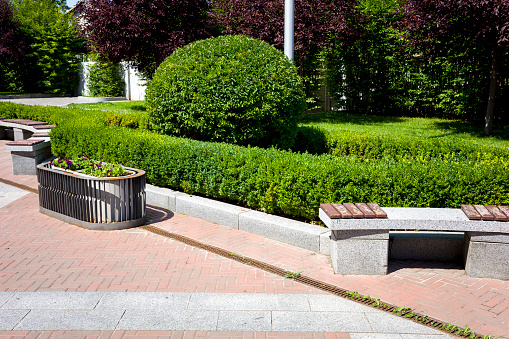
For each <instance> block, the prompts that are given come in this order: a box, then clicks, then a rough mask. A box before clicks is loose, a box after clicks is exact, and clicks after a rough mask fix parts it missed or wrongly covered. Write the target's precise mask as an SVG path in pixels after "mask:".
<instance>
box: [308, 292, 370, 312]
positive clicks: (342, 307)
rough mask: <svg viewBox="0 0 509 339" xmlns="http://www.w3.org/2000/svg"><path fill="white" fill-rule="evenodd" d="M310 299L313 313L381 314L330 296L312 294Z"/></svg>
mask: <svg viewBox="0 0 509 339" xmlns="http://www.w3.org/2000/svg"><path fill="white" fill-rule="evenodd" d="M308 298H309V305H310V307H311V311H315V312H349V311H351V312H380V310H377V309H375V308H373V307H369V306H366V305H362V304H360V303H356V302H355V301H351V300H348V299H344V298H341V297H338V296H334V295H330V294H310V295H308Z"/></svg>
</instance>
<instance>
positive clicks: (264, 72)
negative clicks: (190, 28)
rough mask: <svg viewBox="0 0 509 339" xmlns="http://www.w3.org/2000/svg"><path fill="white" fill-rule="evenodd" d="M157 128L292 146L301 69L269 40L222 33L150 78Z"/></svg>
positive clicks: (300, 102)
mask: <svg viewBox="0 0 509 339" xmlns="http://www.w3.org/2000/svg"><path fill="white" fill-rule="evenodd" d="M146 102H147V111H148V113H149V116H150V122H151V124H152V126H153V128H154V129H156V130H158V131H160V132H162V133H164V134H169V135H175V136H185V137H189V138H192V139H196V140H206V141H224V142H228V143H233V144H238V145H252V146H260V147H268V146H276V147H279V148H289V147H291V146H292V145H293V142H294V138H295V135H296V133H297V123H298V121H299V120H300V117H301V115H302V114H303V112H304V108H305V98H304V92H303V87H302V82H301V80H300V78H299V76H298V74H297V70H296V68H295V67H294V66H293V65H292V63H291V62H290V61H289V60H288V59H287V58H286V57H285V56H284V55H283V53H281V52H280V51H278V50H276V49H275V48H274V47H272V46H271V45H269V44H267V43H266V42H263V41H259V40H255V39H252V38H249V37H247V36H223V37H218V38H210V39H206V40H201V41H197V42H194V43H192V44H189V45H187V46H185V47H183V48H181V49H178V50H177V51H175V52H174V53H173V54H172V55H170V56H169V57H168V58H167V59H166V60H165V61H164V62H163V63H162V64H161V65H160V66H159V68H158V69H157V71H156V72H155V75H154V77H153V79H152V80H151V81H150V83H149V85H148V88H147V94H146Z"/></svg>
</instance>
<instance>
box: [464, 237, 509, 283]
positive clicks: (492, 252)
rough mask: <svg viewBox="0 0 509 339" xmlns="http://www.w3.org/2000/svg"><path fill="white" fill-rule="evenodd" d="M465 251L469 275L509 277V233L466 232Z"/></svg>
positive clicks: (466, 267)
mask: <svg viewBox="0 0 509 339" xmlns="http://www.w3.org/2000/svg"><path fill="white" fill-rule="evenodd" d="M464 251H465V252H464V253H465V272H466V273H467V275H468V276H470V277H474V278H494V279H509V234H503V233H480V232H465V247H464Z"/></svg>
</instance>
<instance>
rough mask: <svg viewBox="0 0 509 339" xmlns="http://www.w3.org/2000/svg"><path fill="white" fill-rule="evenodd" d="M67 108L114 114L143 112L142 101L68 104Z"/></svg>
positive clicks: (144, 108)
mask: <svg viewBox="0 0 509 339" xmlns="http://www.w3.org/2000/svg"><path fill="white" fill-rule="evenodd" d="M68 107H71V108H82V109H93V110H99V111H108V112H116V113H140V112H145V111H146V107H145V102H144V101H119V102H115V101H109V102H97V103H85V104H70V105H68Z"/></svg>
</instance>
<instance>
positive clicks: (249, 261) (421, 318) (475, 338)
mask: <svg viewBox="0 0 509 339" xmlns="http://www.w3.org/2000/svg"><path fill="white" fill-rule="evenodd" d="M140 228H142V229H144V230H146V231H149V232H151V233H154V234H157V235H160V236H163V237H166V238H170V239H173V240H176V241H179V242H181V243H184V244H187V245H190V246H193V247H196V248H200V249H203V250H206V251H208V252H211V253H214V254H217V255H220V256H222V257H225V258H229V259H232V260H235V261H237V262H240V263H243V264H246V265H249V266H252V267H255V268H259V269H261V270H264V271H266V272H270V273H273V274H276V275H278V276H281V277H285V278H288V279H293V280H295V281H297V282H300V283H302V284H305V285H308V286H311V287H314V288H318V289H320V290H322V291H325V292H328V293H331V294H334V295H337V296H340V297H343V298H345V299H348V300H352V301H356V302H358V303H361V304H364V305H367V306H371V307H374V308H376V309H379V310H382V311H385V312H387V313H391V314H394V315H397V316H399V317H402V318H405V319H408V320H412V321H414V322H416V323H419V324H421V325H425V326H428V327H431V328H433V329H436V330H439V331H442V332H444V333H447V334H449V335H454V336H457V337H460V338H470V339H483V338H484V336H483V335H481V334H477V333H475V332H473V331H471V330H470V329H469V328H468V327H467V328H460V327H458V326H455V325H452V324H449V323H444V322H443V321H441V320H438V319H435V318H432V317H428V316H426V315H423V314H420V313H417V312H414V311H412V310H411V309H409V308H403V307H397V306H395V305H391V304H387V303H384V302H381V301H380V300H379V299H378V298H376V299H375V298H371V297H369V296H364V295H361V294H359V293H357V292H353V291H349V290H346V289H343V288H341V287H338V286H335V285H331V284H327V283H325V282H323V281H320V280H317V279H314V278H311V277H307V276H304V275H301V274H300V273H299V272H297V273H296V272H291V271H286V270H283V269H281V268H279V267H277V266H274V265H271V264H268V263H265V262H262V261H259V260H256V259H253V258H249V257H246V256H243V255H239V254H236V253H232V252H228V251H226V250H224V249H222V248H219V247H216V246H212V245H207V244H204V243H201V242H199V241H196V240H194V239H191V238H188V237H185V236H183V235H180V234H175V233H171V232H168V231H165V230H163V229H160V228H158V227H155V226H151V225H144V226H141V227H140Z"/></svg>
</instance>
